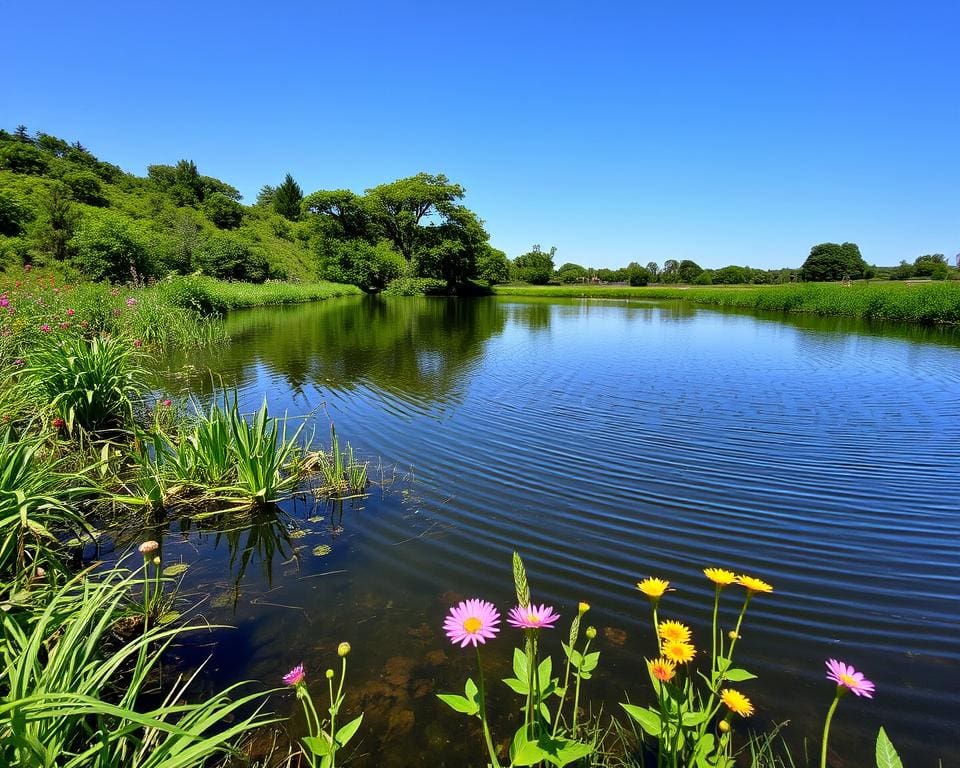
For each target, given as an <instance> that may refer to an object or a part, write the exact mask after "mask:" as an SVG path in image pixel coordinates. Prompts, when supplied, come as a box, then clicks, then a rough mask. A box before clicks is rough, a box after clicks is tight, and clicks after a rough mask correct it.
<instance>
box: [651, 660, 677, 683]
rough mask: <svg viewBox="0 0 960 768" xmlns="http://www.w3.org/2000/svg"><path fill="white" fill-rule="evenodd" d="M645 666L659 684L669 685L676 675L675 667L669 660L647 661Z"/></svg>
mask: <svg viewBox="0 0 960 768" xmlns="http://www.w3.org/2000/svg"><path fill="white" fill-rule="evenodd" d="M647 664H648V665H649V667H650V674H652V675H653V676H654V677H655V678H657V680H659V681H660V682H661V683H669V682H670V681H671V680H673V678H674V676H675V675H676V674H677V665H676V663H674V662H672V661H670V659H657V660H656V661H648V662H647Z"/></svg>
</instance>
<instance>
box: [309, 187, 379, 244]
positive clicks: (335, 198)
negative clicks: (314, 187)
mask: <svg viewBox="0 0 960 768" xmlns="http://www.w3.org/2000/svg"><path fill="white" fill-rule="evenodd" d="M302 207H303V210H304V211H306V212H307V213H310V214H313V215H316V216H325V217H328V218H329V219H330V220H331V221H332V222H334V223H335V224H336V228H335V233H336V236H338V237H341V238H346V239H352V238H357V237H362V238H365V239H371V237H372V235H373V231H372V216H371V214H370V209H369V205H368V202H367V200H366V199H364V198H363V197H361V196H360V195H357V194H355V193H353V192H351V191H350V190H349V189H334V190H320V191H319V192H314V193H313V194H310V195H307V196H306V197H305V198H304V199H303V204H302Z"/></svg>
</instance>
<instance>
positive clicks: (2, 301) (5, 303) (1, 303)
mask: <svg viewBox="0 0 960 768" xmlns="http://www.w3.org/2000/svg"><path fill="white" fill-rule="evenodd" d="M9 306H10V299H8V298H7V297H6V296H0V307H9Z"/></svg>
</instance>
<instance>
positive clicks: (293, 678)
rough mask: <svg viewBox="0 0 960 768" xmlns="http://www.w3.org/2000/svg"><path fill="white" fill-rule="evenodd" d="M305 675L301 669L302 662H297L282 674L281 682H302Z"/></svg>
mask: <svg viewBox="0 0 960 768" xmlns="http://www.w3.org/2000/svg"><path fill="white" fill-rule="evenodd" d="M306 677H307V673H306V672H304V670H303V664H297V666H295V667H294V668H293V669H291V670H290V671H289V672H287V674H285V675H284V676H283V684H284V685H300V683H302V682H303V681H304V679H305V678H306Z"/></svg>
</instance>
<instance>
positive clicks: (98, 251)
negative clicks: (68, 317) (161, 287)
mask: <svg viewBox="0 0 960 768" xmlns="http://www.w3.org/2000/svg"><path fill="white" fill-rule="evenodd" d="M70 244H71V246H72V247H73V250H74V254H75V255H74V257H73V263H74V266H76V267H77V268H78V269H79V270H80V271H81V272H83V273H84V274H85V275H88V276H89V277H91V278H93V279H94V280H109V281H110V282H114V283H119V282H123V281H126V280H129V279H130V276H131V273H132V272H136V273H137V274H139V275H149V274H151V273H152V269H151V267H150V263H149V251H148V248H147V245H146V243H145V242H144V238H143V236H142V234H141V233H139V232H137V231H135V230H134V229H133V227H132V226H131V225H130V222H129V220H128V219H127V218H126V217H124V216H122V215H120V214H118V213H115V212H114V211H108V210H104V211H88V212H87V213H86V215H84V217H83V218H82V219H81V221H80V225H79V226H78V227H77V231H76V234H75V235H74V236H73V239H72V241H71V243H70Z"/></svg>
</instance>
